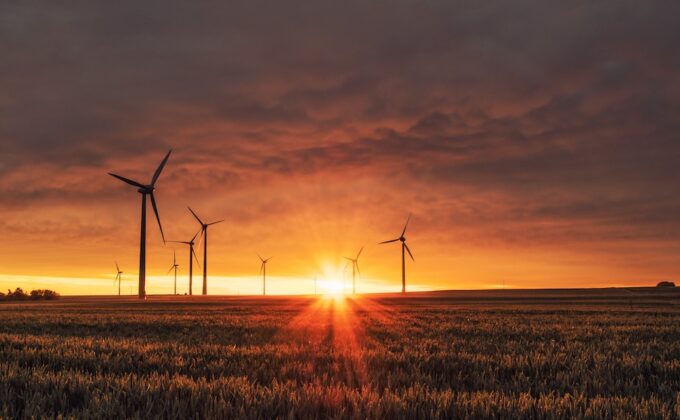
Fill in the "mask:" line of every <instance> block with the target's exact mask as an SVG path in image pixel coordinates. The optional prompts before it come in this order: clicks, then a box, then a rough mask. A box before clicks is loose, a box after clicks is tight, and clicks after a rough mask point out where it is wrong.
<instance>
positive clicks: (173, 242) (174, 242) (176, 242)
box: [168, 241, 191, 245]
mask: <svg viewBox="0 0 680 420" xmlns="http://www.w3.org/2000/svg"><path fill="white" fill-rule="evenodd" d="M168 242H170V243H171V244H186V245H189V244H190V243H191V242H187V241H168Z"/></svg>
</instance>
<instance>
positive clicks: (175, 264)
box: [167, 249, 179, 295]
mask: <svg viewBox="0 0 680 420" xmlns="http://www.w3.org/2000/svg"><path fill="white" fill-rule="evenodd" d="M178 268H179V265H178V264H177V252H175V250H174V249H173V250H172V266H171V267H170V269H169V270H168V273H167V274H170V272H171V271H172V270H175V295H177V269H178Z"/></svg>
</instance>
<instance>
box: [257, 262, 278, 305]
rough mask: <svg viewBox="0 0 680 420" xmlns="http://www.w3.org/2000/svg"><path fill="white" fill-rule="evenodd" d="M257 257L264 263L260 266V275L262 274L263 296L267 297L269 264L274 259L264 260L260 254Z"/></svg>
mask: <svg viewBox="0 0 680 420" xmlns="http://www.w3.org/2000/svg"><path fill="white" fill-rule="evenodd" d="M257 257H258V258H259V259H260V261H262V264H260V273H262V296H267V262H268V261H269V260H271V259H272V258H274V257H269V258H267V259H263V258H262V257H260V254H257Z"/></svg>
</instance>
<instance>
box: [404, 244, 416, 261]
mask: <svg viewBox="0 0 680 420" xmlns="http://www.w3.org/2000/svg"><path fill="white" fill-rule="evenodd" d="M404 248H406V251H407V252H408V255H410V256H411V260H413V261H415V260H416V259H415V258H413V254H411V250H410V249H409V248H408V245H406V242H404Z"/></svg>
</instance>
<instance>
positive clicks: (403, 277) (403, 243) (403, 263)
mask: <svg viewBox="0 0 680 420" xmlns="http://www.w3.org/2000/svg"><path fill="white" fill-rule="evenodd" d="M409 220H411V215H410V214H409V215H408V219H406V224H405V225H404V230H402V231H401V235H400V236H399V237H398V238H396V239H390V240H389V241H383V242H380V244H388V243H390V242H397V241H401V293H406V257H405V254H404V251H406V252H408V255H409V256H410V257H411V260H413V261H415V259H414V258H413V254H411V250H410V249H409V248H408V245H406V237H405V236H404V235H405V234H406V228H407V227H408V222H409Z"/></svg>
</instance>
